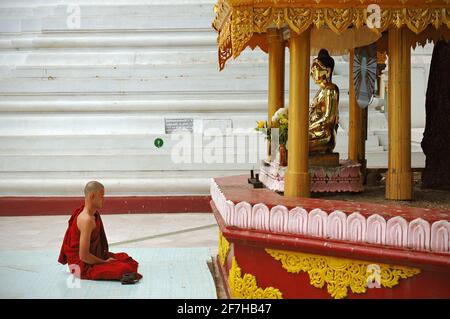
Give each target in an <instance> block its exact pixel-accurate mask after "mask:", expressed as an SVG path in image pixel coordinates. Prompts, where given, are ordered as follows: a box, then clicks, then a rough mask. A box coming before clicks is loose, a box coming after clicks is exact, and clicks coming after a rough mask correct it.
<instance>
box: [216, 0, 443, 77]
mask: <svg viewBox="0 0 450 319" xmlns="http://www.w3.org/2000/svg"><path fill="white" fill-rule="evenodd" d="M369 4H378V5H379V6H380V10H381V20H380V28H373V29H371V30H372V31H374V32H377V33H380V32H383V31H385V30H386V29H387V28H388V27H389V26H391V25H393V26H395V27H397V28H400V27H402V26H406V27H408V28H409V29H410V30H412V31H413V32H414V33H416V34H419V33H421V32H422V31H424V30H425V29H426V28H427V27H428V26H429V25H432V26H433V27H434V28H435V29H436V30H437V29H440V28H441V27H444V28H445V27H447V28H450V5H449V4H450V0H370V1H368V0H253V1H250V0H220V1H218V2H217V4H216V5H215V6H214V11H215V12H216V17H215V19H214V21H213V27H214V29H215V30H216V31H217V32H218V33H219V35H218V39H217V45H218V51H219V67H220V69H221V70H222V69H223V68H224V66H225V63H226V61H227V60H228V59H229V58H230V57H233V58H236V57H238V56H239V55H240V53H241V52H242V51H243V50H244V49H245V48H246V47H247V45H248V43H249V41H250V39H251V38H252V37H253V35H254V34H258V33H263V32H265V30H266V29H267V28H268V27H276V28H282V27H285V26H288V27H289V28H290V29H291V30H293V31H294V32H296V33H301V32H303V31H304V30H306V29H308V28H309V27H311V26H315V27H316V28H318V29H320V28H322V27H327V28H329V29H330V30H332V31H333V32H334V33H336V34H337V35H340V34H342V33H343V32H344V31H345V30H347V29H348V28H349V27H356V28H358V29H359V28H361V27H362V26H364V25H366V21H367V19H368V16H370V13H368V12H367V5H369Z"/></svg>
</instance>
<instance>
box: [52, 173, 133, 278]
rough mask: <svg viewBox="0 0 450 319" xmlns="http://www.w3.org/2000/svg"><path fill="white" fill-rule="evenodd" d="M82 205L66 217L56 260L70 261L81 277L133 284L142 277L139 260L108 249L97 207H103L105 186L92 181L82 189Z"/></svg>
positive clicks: (72, 269)
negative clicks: (66, 222)
mask: <svg viewBox="0 0 450 319" xmlns="http://www.w3.org/2000/svg"><path fill="white" fill-rule="evenodd" d="M84 195H85V198H84V205H82V206H81V207H79V208H78V209H76V210H75V211H74V212H73V214H72V216H71V217H70V219H69V227H68V228H67V231H66V234H65V236H64V241H63V243H62V247H61V252H60V255H59V258H58V262H60V263H61V264H63V265H65V264H69V269H70V270H71V272H72V273H74V274H75V275H76V276H79V277H80V278H81V279H91V280H120V281H122V283H123V284H132V283H135V282H137V281H139V280H140V279H141V278H142V276H141V275H140V274H139V273H138V272H137V269H138V263H137V262H136V261H135V260H134V259H133V258H131V257H130V256H128V255H127V254H126V253H117V254H114V253H112V252H110V251H109V249H108V240H107V238H106V234H105V230H104V228H103V223H102V219H101V218H100V214H99V212H98V209H101V208H102V207H103V197H104V195H105V187H104V186H103V185H102V184H101V183H99V182H97V181H91V182H89V183H87V184H86V186H85V188H84Z"/></svg>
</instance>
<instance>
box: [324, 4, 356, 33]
mask: <svg viewBox="0 0 450 319" xmlns="http://www.w3.org/2000/svg"><path fill="white" fill-rule="evenodd" d="M325 22H326V24H327V25H328V27H330V29H331V30H333V31H334V32H336V33H337V34H341V33H342V32H344V31H345V30H346V29H347V28H348V27H349V26H350V24H352V22H353V10H352V9H326V10H325Z"/></svg>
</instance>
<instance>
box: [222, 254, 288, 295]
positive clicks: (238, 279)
mask: <svg viewBox="0 0 450 319" xmlns="http://www.w3.org/2000/svg"><path fill="white" fill-rule="evenodd" d="M228 285H229V287H230V293H231V297H232V298H236V299H282V298H283V297H282V293H281V291H280V290H278V289H276V288H273V287H267V288H265V289H262V288H259V287H258V286H257V283H256V277H255V276H253V275H250V274H245V275H244V276H242V270H241V268H239V266H238V263H237V261H236V258H235V257H233V260H232V264H231V269H230V272H229V274H228Z"/></svg>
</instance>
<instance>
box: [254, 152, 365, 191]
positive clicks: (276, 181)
mask: <svg viewBox="0 0 450 319" xmlns="http://www.w3.org/2000/svg"><path fill="white" fill-rule="evenodd" d="M286 170H287V166H280V165H279V164H278V163H277V162H269V161H267V160H263V161H261V168H260V173H259V176H260V180H261V182H262V183H263V184H264V185H265V186H266V187H267V188H269V189H270V190H273V191H276V192H283V191H284V177H285V174H286ZM309 174H310V176H311V192H313V193H336V192H350V193H358V192H362V191H363V190H364V188H363V179H364V178H363V176H362V174H361V164H359V163H356V162H353V161H350V160H341V161H339V166H330V167H326V166H313V165H310V167H309Z"/></svg>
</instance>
